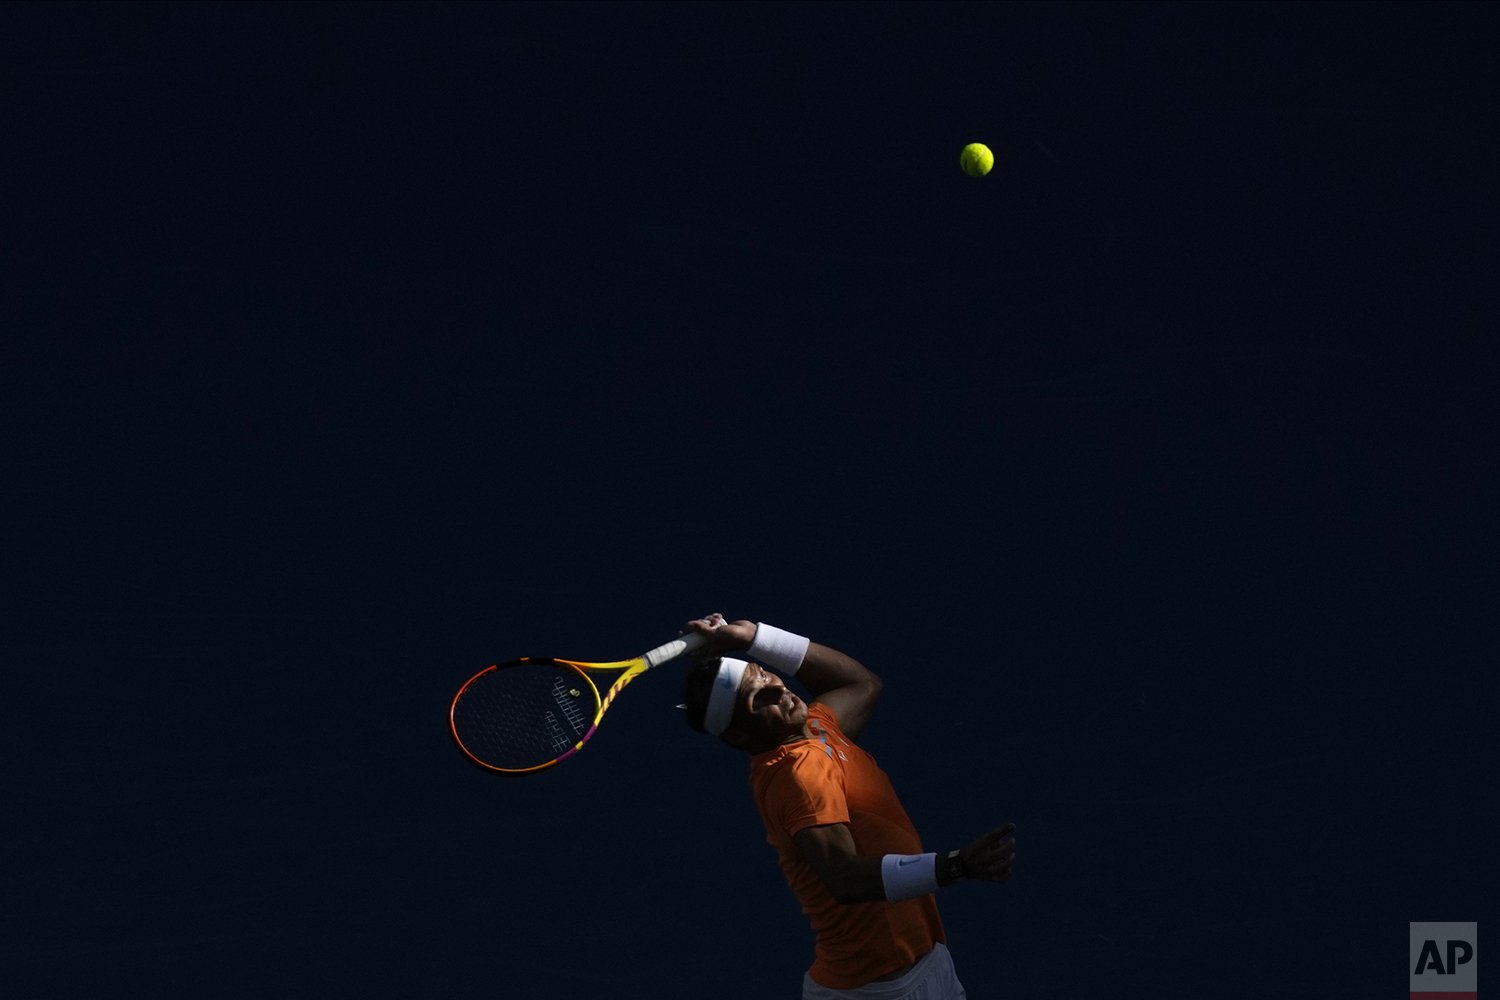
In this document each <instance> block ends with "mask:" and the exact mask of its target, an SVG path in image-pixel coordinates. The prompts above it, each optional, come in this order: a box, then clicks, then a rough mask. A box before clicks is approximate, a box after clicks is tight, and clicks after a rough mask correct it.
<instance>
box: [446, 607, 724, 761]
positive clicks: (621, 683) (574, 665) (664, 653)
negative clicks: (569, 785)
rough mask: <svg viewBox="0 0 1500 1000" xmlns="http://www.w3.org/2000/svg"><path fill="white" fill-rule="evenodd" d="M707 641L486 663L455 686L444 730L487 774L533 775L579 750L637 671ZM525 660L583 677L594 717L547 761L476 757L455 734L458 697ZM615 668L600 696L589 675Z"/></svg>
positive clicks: (686, 639) (694, 638)
mask: <svg viewBox="0 0 1500 1000" xmlns="http://www.w3.org/2000/svg"><path fill="white" fill-rule="evenodd" d="M707 641H708V639H707V638H706V637H705V636H704V635H702V634H701V633H699V632H689V633H687V634H685V635H680V636H678V637H677V638H675V639H673V640H671V641H670V642H664V643H662V644H661V645H660V646H657V647H656V648H655V649H651V650H648V651H646V652H644V653H642V654H641V655H640V656H636V657H633V658H631V659H629V660H615V661H613V662H609V663H591V662H588V661H585V660H564V659H562V658H561V657H555V656H539V657H531V656H523V657H521V658H520V659H518V660H508V661H506V662H505V663H494V664H491V665H490V666H488V667H485V668H484V669H483V670H481V671H479V673H477V674H475V675H474V676H473V677H470V678H469V679H468V680H467V681H464V683H463V686H462V687H460V688H459V689H458V693H457V694H455V695H454V696H453V701H452V703H451V704H450V705H449V706H448V732H449V734H450V735H451V736H452V737H453V742H454V743H455V744H457V746H458V749H459V750H461V751H462V752H463V755H464V756H465V757H467V758H468V759H469V761H470V763H472V764H474V765H476V766H478V767H480V768H483V769H484V770H486V771H488V772H490V773H491V774H503V775H507V776H519V775H523V774H535V773H536V772H537V771H544V770H546V769H547V768H549V767H554V766H556V765H558V764H561V763H562V762H563V761H565V760H567V759H568V758H569V757H571V756H573V755H574V754H576V753H577V752H578V751H580V750H582V749H583V746H584V744H585V743H587V742H588V741H589V740H590V739H592V738H593V736H594V733H596V732H598V730H599V722H600V720H602V719H603V718H604V713H605V712H607V711H609V706H610V705H611V704H612V703H613V702H614V700H615V698H616V697H617V696H618V695H619V693H620V692H621V691H623V690H624V689H625V685H627V684H629V683H630V682H631V681H633V680H635V679H636V678H637V677H639V676H641V674H644V673H645V672H646V671H648V670H650V669H652V668H653V667H658V666H660V665H661V664H663V663H666V662H667V661H668V660H674V659H676V658H677V657H679V656H682V655H684V654H686V653H691V652H693V651H694V650H696V649H699V648H701V647H702V646H703V644H704V643H706V642H707ZM527 663H536V664H548V663H551V664H558V665H561V666H563V667H567V668H569V669H571V670H573V671H574V672H576V673H577V674H578V676H579V677H581V678H582V679H583V681H584V682H585V683H586V684H588V686H589V688H590V689H591V690H592V691H593V692H594V700H595V702H596V703H597V704H598V706H599V707H598V708H597V709H596V710H595V712H594V718H593V719H592V720H591V721H590V723H589V728H588V729H587V730H586V731H585V732H584V734H583V736H582V737H580V738H579V740H578V742H577V743H575V744H573V745H572V746H571V747H569V748H568V749H567V750H566V751H564V752H563V753H560V754H558V755H557V756H556V757H554V758H552V759H551V760H549V761H546V762H544V763H541V764H535V765H533V766H531V767H524V768H507V767H499V766H497V765H495V764H492V763H489V762H488V761H485V760H483V759H481V758H480V757H479V756H477V755H476V754H474V753H473V752H471V751H470V750H469V748H468V747H466V746H464V741H463V739H462V738H461V737H460V736H459V734H458V721H457V718H456V715H457V712H458V703H459V701H460V700H462V698H463V696H464V693H465V692H466V691H468V690H469V687H470V686H471V685H472V684H474V682H475V681H478V680H479V679H480V678H481V677H484V676H487V675H488V674H491V673H494V672H495V671H497V670H505V669H506V668H508V667H518V666H521V665H523V664H527ZM616 671H624V672H623V673H621V674H620V676H619V677H618V678H616V679H615V682H614V683H613V684H611V685H610V686H609V690H608V691H606V692H605V693H604V694H603V695H602V696H601V695H600V694H599V685H597V684H595V683H594V679H593V677H592V676H590V675H591V674H594V673H613V672H616Z"/></svg>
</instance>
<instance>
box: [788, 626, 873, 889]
mask: <svg viewBox="0 0 1500 1000" xmlns="http://www.w3.org/2000/svg"><path fill="white" fill-rule="evenodd" d="M797 679H798V680H799V681H801V682H802V683H803V685H805V686H806V687H807V690H809V691H811V692H812V694H813V696H814V697H816V696H818V695H820V694H824V693H826V692H828V691H832V690H833V689H834V688H841V687H848V686H849V685H851V684H864V685H867V686H869V687H872V688H876V689H878V688H879V687H880V678H879V677H877V676H875V674H874V673H873V672H872V671H871V670H870V669H869V668H868V667H866V666H865V665H864V664H863V663H860V662H859V661H858V660H856V659H855V658H854V657H852V656H849V655H847V654H845V653H841V652H839V651H838V650H836V649H834V648H833V647H831V646H824V645H822V644H820V643H816V642H814V643H809V644H808V647H807V656H806V657H804V658H803V660H802V667H801V668H800V669H799V670H798V671H797ZM877 867H878V866H877Z"/></svg>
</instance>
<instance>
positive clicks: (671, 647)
mask: <svg viewBox="0 0 1500 1000" xmlns="http://www.w3.org/2000/svg"><path fill="white" fill-rule="evenodd" d="M707 641H708V638H707V637H706V636H705V635H703V634H702V633H701V632H689V633H688V634H687V635H679V636H678V637H677V638H675V639H673V640H672V641H671V642H664V643H662V644H661V645H660V646H657V647H656V648H655V649H653V650H652V651H651V652H649V653H647V654H646V655H645V656H642V657H641V659H643V660H645V661H646V667H647V669H650V668H651V667H659V666H661V665H662V664H663V663H666V662H667V661H668V660H675V659H677V657H679V656H681V655H683V654H684V653H691V652H692V651H693V650H695V649H697V648H698V647H700V646H702V645H703V644H704V643H705V642H707Z"/></svg>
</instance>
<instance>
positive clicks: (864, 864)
mask: <svg viewBox="0 0 1500 1000" xmlns="http://www.w3.org/2000/svg"><path fill="white" fill-rule="evenodd" d="M884 860H885V859H884V858H871V857H863V856H856V857H852V858H846V859H844V860H843V861H840V862H837V863H836V864H834V865H833V866H831V867H830V869H829V870H828V871H827V872H826V873H825V874H824V876H823V884H824V885H826V886H827V887H828V891H829V892H831V893H832V894H833V898H834V899H836V900H837V901H838V902H840V903H880V902H885V901H887V900H888V899H889V898H890V895H889V893H890V889H889V887H888V886H887V885H886V884H885V875H884V873H883V871H882V867H881V866H882V864H883V863H884ZM939 860H941V856H940V857H939ZM933 874H934V876H935V877H936V879H937V884H938V887H939V888H942V887H943V886H947V885H952V884H953V883H954V882H956V881H958V877H956V876H954V875H952V874H950V873H949V872H948V871H947V868H946V866H944V865H937V866H936V871H935V872H934V873H933Z"/></svg>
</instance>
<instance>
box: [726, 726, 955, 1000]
mask: <svg viewBox="0 0 1500 1000" xmlns="http://www.w3.org/2000/svg"><path fill="white" fill-rule="evenodd" d="M808 728H809V729H811V730H812V732H813V738H812V739H809V740H800V741H798V742H796V743H789V744H786V745H784V746H780V747H777V748H776V749H775V750H771V751H768V752H766V753H763V754H757V755H755V756H753V757H751V758H750V789H751V791H752V792H754V794H755V804H756V807H757V808H758V809H759V810H760V816H761V819H762V820H764V821H765V824H766V839H767V840H769V841H770V842H771V845H772V846H773V847H775V848H776V853H777V854H778V855H779V856H780V861H781V870H782V873H783V874H785V875H786V880H787V884H788V885H790V886H791V887H792V892H793V893H795V894H796V896H797V900H798V902H800V903H801V904H802V912H803V913H805V914H806V915H807V919H808V922H809V923H811V924H812V929H813V933H814V934H815V935H816V936H817V946H816V948H815V952H814V959H813V964H812V968H811V969H808V970H807V971H808V975H810V976H811V977H812V979H813V981H814V982H816V983H819V984H821V985H823V986H826V987H828V988H829V989H835V990H851V989H854V988H856V987H859V986H863V985H864V984H865V983H868V982H870V981H871V980H873V979H876V978H878V977H880V976H883V975H885V974H886V973H888V972H893V971H895V970H896V969H899V968H901V967H902V966H904V965H907V964H909V963H911V962H914V961H916V960H917V959H918V958H920V957H922V956H923V955H925V954H926V953H927V952H929V951H931V950H932V946H933V944H935V943H936V942H938V941H943V940H944V935H943V922H942V919H941V918H940V917H939V916H938V909H937V900H936V899H935V898H934V897H933V896H932V895H927V896H922V897H921V898H919V899H908V900H906V901H904V902H900V903H889V902H884V901H881V902H874V903H840V902H838V901H837V900H835V899H834V898H833V894H832V893H830V892H829V891H828V889H827V887H825V886H824V885H823V880H822V879H820V878H819V877H818V873H817V872H815V871H814V870H813V869H812V867H811V866H810V865H808V864H807V862H805V861H803V860H802V859H801V857H799V856H798V853H797V848H796V845H795V843H794V842H793V840H792V838H793V837H794V836H796V834H797V832H798V831H800V830H805V829H807V828H808V827H810V826H822V825H824V824H828V823H847V824H849V832H850V833H851V834H852V835H853V837H854V847H855V850H857V851H858V852H859V853H860V854H862V855H873V856H875V857H880V856H881V855H883V854H920V853H922V840H921V838H920V837H918V836H917V831H916V828H915V827H913V826H912V823H911V820H910V819H909V818H908V817H907V815H906V810H905V809H903V808H902V807H901V801H900V800H899V799H897V798H896V790H895V789H894V788H892V787H891V780H890V778H888V777H886V773H885V772H884V771H882V770H881V769H880V767H879V765H877V764H876V763H875V758H874V757H871V756H870V755H869V754H867V753H865V752H864V751H863V750H861V749H860V748H859V747H857V746H855V745H854V744H853V743H851V742H850V741H849V738H848V737H846V736H845V735H844V734H843V732H842V731H841V730H840V729H839V725H838V719H837V718H836V717H835V716H834V714H833V711H832V710H831V709H830V708H829V707H828V706H827V705H820V704H814V705H812V706H811V708H810V710H809V712H808Z"/></svg>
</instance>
